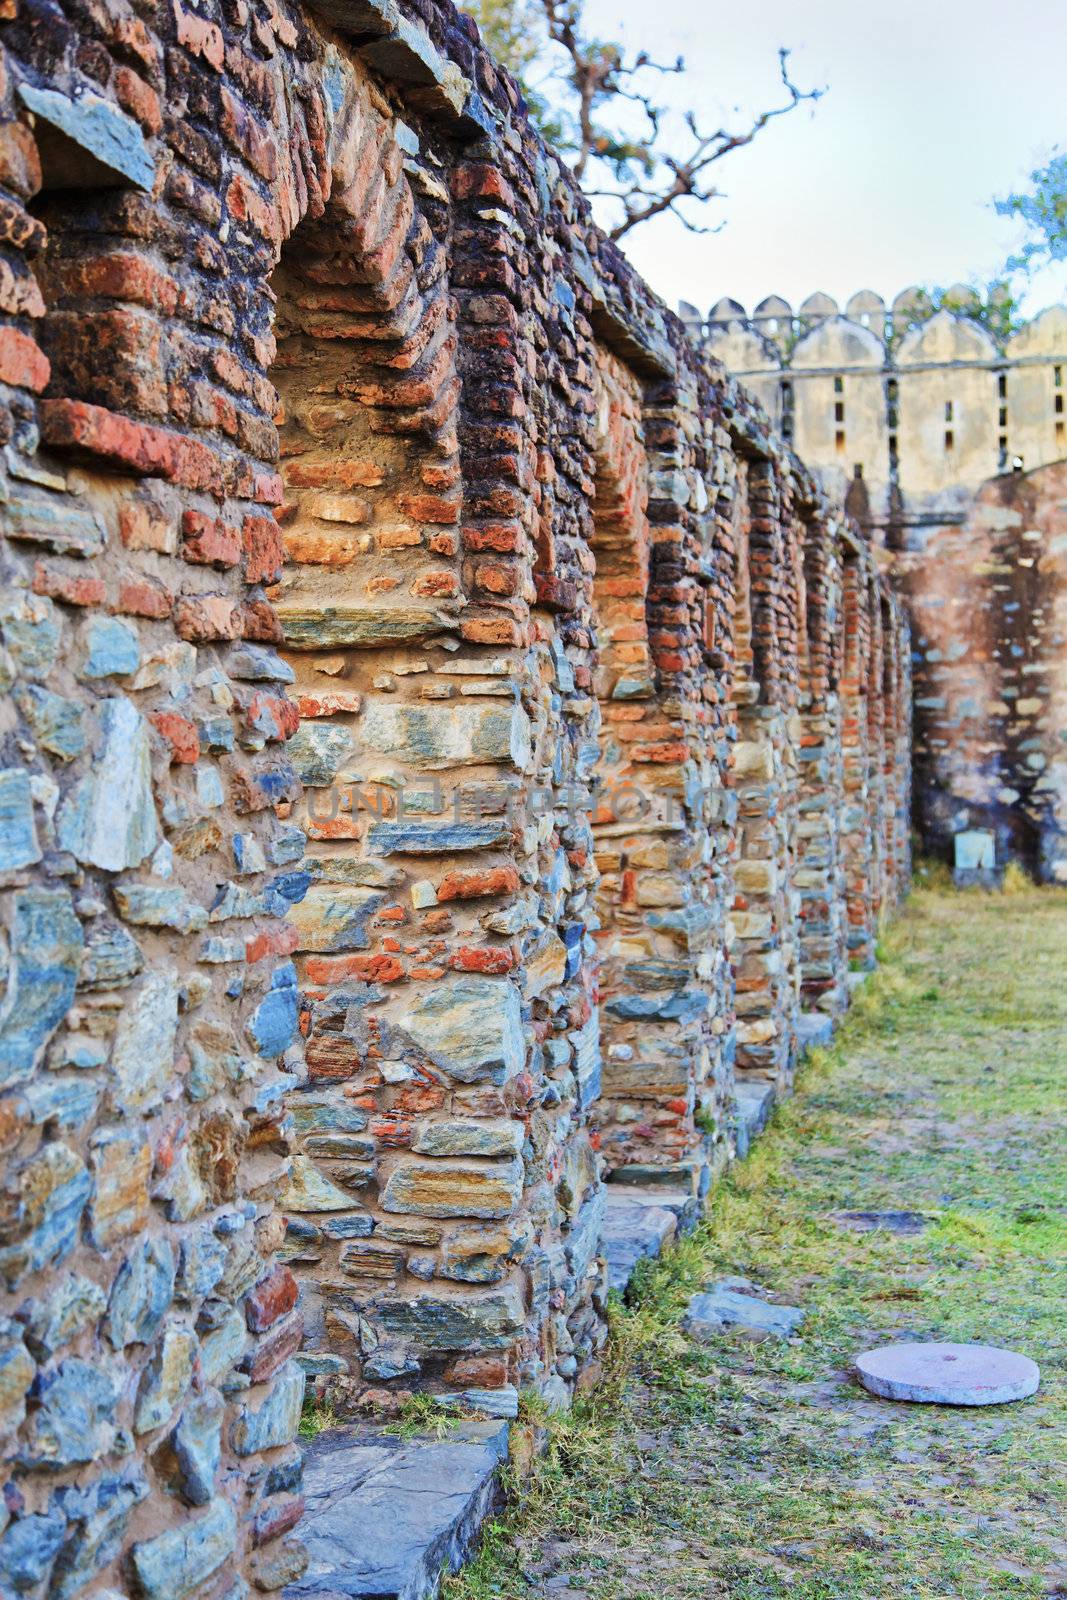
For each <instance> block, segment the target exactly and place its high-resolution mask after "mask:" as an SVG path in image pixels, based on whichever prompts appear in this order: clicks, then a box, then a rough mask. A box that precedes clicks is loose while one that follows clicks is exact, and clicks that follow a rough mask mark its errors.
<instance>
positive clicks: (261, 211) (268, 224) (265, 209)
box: [226, 172, 282, 245]
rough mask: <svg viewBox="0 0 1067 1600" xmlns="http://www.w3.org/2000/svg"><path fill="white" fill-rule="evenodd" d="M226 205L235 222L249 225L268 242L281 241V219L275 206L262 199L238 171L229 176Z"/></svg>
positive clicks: (278, 242)
mask: <svg viewBox="0 0 1067 1600" xmlns="http://www.w3.org/2000/svg"><path fill="white" fill-rule="evenodd" d="M226 205H227V207H228V208H229V212H230V216H231V217H233V219H234V221H235V222H238V223H242V224H244V225H245V226H247V227H250V228H251V229H252V230H253V232H255V233H258V234H259V235H260V237H261V238H263V239H265V240H266V241H267V242H268V244H275V245H277V244H280V243H281V240H282V220H281V216H280V215H279V212H278V208H277V206H275V205H272V204H271V203H270V202H269V201H268V200H264V198H263V196H262V195H261V194H260V193H259V192H258V190H257V189H256V188H255V186H254V185H253V184H251V183H249V181H248V179H247V178H243V177H242V176H241V174H240V173H239V172H238V173H236V174H235V175H234V177H233V178H231V180H230V186H229V188H228V189H227V190H226Z"/></svg>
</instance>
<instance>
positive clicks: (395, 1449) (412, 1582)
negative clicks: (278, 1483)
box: [285, 1421, 508, 1600]
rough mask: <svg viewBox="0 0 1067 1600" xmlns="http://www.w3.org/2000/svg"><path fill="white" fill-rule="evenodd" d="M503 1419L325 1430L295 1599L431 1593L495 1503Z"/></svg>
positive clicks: (312, 1468)
mask: <svg viewBox="0 0 1067 1600" xmlns="http://www.w3.org/2000/svg"><path fill="white" fill-rule="evenodd" d="M507 1454H508V1428H507V1423H505V1422H475V1421H462V1422H457V1423H456V1424H455V1426H454V1427H452V1428H451V1429H450V1430H449V1432H448V1433H447V1434H446V1435H445V1437H444V1438H442V1439H433V1438H417V1439H401V1438H399V1437H398V1436H396V1435H394V1434H387V1433H383V1432H382V1431H381V1430H380V1429H374V1428H369V1427H362V1426H361V1427H352V1428H331V1429H328V1430H327V1431H326V1432H324V1433H320V1434H319V1436H318V1438H317V1439H315V1440H314V1442H313V1443H312V1444H311V1445H310V1446H309V1448H308V1450H307V1453H306V1455H305V1457H304V1492H305V1495H306V1497H307V1511H306V1513H305V1515H304V1520H303V1522H302V1523H301V1525H300V1536H301V1538H302V1539H303V1540H304V1543H305V1544H306V1545H307V1547H308V1552H309V1555H310V1561H309V1563H308V1569H307V1572H306V1573H305V1574H304V1576H303V1577H302V1578H301V1579H299V1581H298V1582H296V1583H294V1584H292V1585H290V1587H289V1588H288V1589H286V1590H285V1595H286V1596H287V1597H289V1600H297V1597H301V1600H302V1597H304V1596H311V1595H314V1596H315V1597H316V1600H356V1597H361V1600H432V1597H433V1596H436V1595H437V1594H438V1592H439V1589H440V1581H441V1573H442V1571H443V1570H444V1571H455V1569H456V1568H457V1567H459V1566H460V1565H461V1564H462V1562H464V1561H466V1560H467V1559H468V1557H469V1556H470V1553H471V1549H472V1546H473V1544H474V1540H475V1538H476V1536H477V1533H478V1530H479V1528H480V1527H481V1525H482V1523H483V1522H484V1521H485V1518H486V1517H487V1516H488V1515H489V1513H490V1511H491V1510H492V1509H493V1507H494V1505H495V1504H496V1501H497V1498H498V1494H499V1489H498V1481H497V1478H498V1469H499V1467H500V1466H501V1464H502V1463H503V1462H504V1461H505V1460H506V1459H507Z"/></svg>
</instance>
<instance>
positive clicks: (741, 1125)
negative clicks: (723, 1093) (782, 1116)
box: [734, 1079, 775, 1161]
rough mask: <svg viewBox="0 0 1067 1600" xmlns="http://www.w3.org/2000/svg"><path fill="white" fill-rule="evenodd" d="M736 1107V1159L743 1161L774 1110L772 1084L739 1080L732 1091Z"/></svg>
mask: <svg viewBox="0 0 1067 1600" xmlns="http://www.w3.org/2000/svg"><path fill="white" fill-rule="evenodd" d="M734 1099H735V1102H736V1105H737V1130H736V1134H735V1138H736V1141H737V1159H738V1160H739V1161H743V1160H744V1158H745V1157H746V1156H747V1155H748V1152H749V1150H750V1149H751V1148H752V1144H753V1141H754V1140H755V1139H756V1138H758V1137H759V1135H760V1134H761V1133H762V1132H763V1130H764V1128H765V1127H766V1126H767V1123H768V1122H769V1121H770V1116H771V1112H772V1111H773V1110H774V1099H775V1095H774V1084H773V1083H762V1082H760V1081H759V1080H758V1079H756V1080H753V1081H751V1082H745V1081H744V1079H741V1080H740V1081H739V1082H738V1083H737V1085H736V1087H735V1089H734Z"/></svg>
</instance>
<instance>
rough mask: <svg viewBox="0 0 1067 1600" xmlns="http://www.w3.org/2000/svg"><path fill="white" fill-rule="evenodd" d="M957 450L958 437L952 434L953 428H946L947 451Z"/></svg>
mask: <svg viewBox="0 0 1067 1600" xmlns="http://www.w3.org/2000/svg"><path fill="white" fill-rule="evenodd" d="M955 448H956V436H955V434H954V433H953V432H952V429H951V428H946V429H945V449H946V450H954V449H955Z"/></svg>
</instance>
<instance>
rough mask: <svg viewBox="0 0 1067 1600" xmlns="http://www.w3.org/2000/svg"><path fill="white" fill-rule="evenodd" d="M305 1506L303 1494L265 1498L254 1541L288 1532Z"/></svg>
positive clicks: (258, 1542) (263, 1541)
mask: <svg viewBox="0 0 1067 1600" xmlns="http://www.w3.org/2000/svg"><path fill="white" fill-rule="evenodd" d="M296 1348H298V1347H297V1346H294V1350H295V1349H296ZM292 1353H293V1352H292V1351H291V1352H290V1354H292ZM279 1365H280V1363H279ZM254 1370H255V1369H254V1368H252V1369H250V1374H251V1372H252V1371H254ZM275 1370H276V1368H275V1367H271V1368H270V1370H269V1371H268V1372H265V1373H264V1374H263V1378H266V1377H269V1376H270V1373H271V1372H274V1371H275ZM263 1378H257V1377H253V1378H252V1382H253V1383H262V1382H263ZM305 1506H306V1501H305V1499H304V1496H303V1495H302V1494H298V1495H293V1496H291V1497H288V1498H287V1497H285V1496H281V1495H279V1496H277V1497H275V1496H272V1497H271V1498H270V1499H269V1500H264V1501H263V1503H262V1505H261V1506H260V1508H259V1510H258V1511H257V1512H256V1518H255V1521H254V1522H253V1524H252V1543H253V1544H254V1545H257V1546H258V1545H263V1544H270V1543H271V1541H272V1540H273V1539H278V1538H280V1537H281V1535H282V1534H283V1533H288V1532H289V1530H290V1528H295V1527H296V1525H297V1523H298V1522H299V1521H300V1518H301V1517H302V1516H303V1515H304V1510H305Z"/></svg>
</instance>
